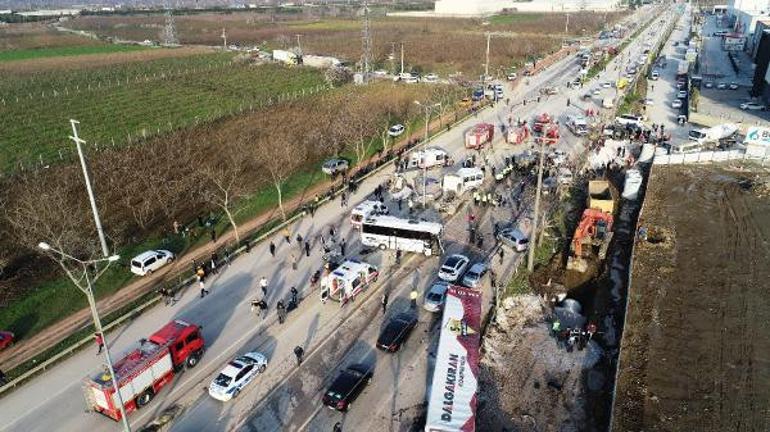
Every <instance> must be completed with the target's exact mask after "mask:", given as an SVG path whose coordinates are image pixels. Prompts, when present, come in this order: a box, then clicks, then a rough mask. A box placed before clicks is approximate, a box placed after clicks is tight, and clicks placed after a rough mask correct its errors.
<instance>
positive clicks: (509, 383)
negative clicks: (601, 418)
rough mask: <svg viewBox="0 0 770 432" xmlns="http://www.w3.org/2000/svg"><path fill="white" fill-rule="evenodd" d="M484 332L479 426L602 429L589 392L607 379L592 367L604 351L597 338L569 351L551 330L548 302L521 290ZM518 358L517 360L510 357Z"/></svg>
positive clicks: (566, 430)
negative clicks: (495, 321) (593, 416)
mask: <svg viewBox="0 0 770 432" xmlns="http://www.w3.org/2000/svg"><path fill="white" fill-rule="evenodd" d="M503 304H504V306H508V310H504V308H501V309H500V310H499V311H498V318H497V325H493V326H491V327H490V328H489V329H488V330H487V334H486V335H485V337H484V346H483V353H484V355H483V358H482V361H481V368H480V370H481V372H480V375H481V377H480V381H479V411H478V415H477V423H476V428H477V430H480V431H543V432H546V431H560V432H569V431H575V432H577V431H599V430H602V428H601V426H600V425H597V424H596V422H594V421H593V419H592V418H591V416H590V415H589V414H588V413H589V412H590V409H589V407H588V406H587V401H588V399H587V398H586V397H585V396H586V394H587V393H589V392H590V389H592V388H593V389H596V388H599V387H602V386H603V385H604V383H605V382H606V380H605V379H604V378H603V376H602V375H601V374H595V373H594V372H593V371H592V370H593V368H594V367H595V366H597V365H598V364H599V362H600V360H601V358H602V356H603V352H602V349H601V348H600V347H599V345H598V344H597V343H595V342H594V341H591V342H589V344H588V346H587V347H586V349H584V350H582V351H577V350H575V351H573V352H567V351H566V350H565V349H564V348H563V347H559V346H558V345H557V343H556V340H555V339H554V338H553V337H551V336H550V334H549V324H548V323H547V322H546V321H545V318H546V310H547V309H546V305H545V303H544V302H543V301H542V300H541V298H540V297H538V296H535V295H522V296H516V297H511V298H509V299H507V300H506V301H504V302H503ZM511 359H515V361H511Z"/></svg>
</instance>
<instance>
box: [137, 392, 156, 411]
mask: <svg viewBox="0 0 770 432" xmlns="http://www.w3.org/2000/svg"><path fill="white" fill-rule="evenodd" d="M153 397H155V393H153V391H152V389H147V390H145V391H144V392H142V394H140V395H139V396H138V397H137V398H136V407H137V408H141V407H143V406H146V405H147V404H149V403H150V402H151V401H152V398H153Z"/></svg>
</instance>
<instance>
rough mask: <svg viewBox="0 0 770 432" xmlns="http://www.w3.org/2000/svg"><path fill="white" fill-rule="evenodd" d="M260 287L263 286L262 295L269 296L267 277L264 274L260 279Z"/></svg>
mask: <svg viewBox="0 0 770 432" xmlns="http://www.w3.org/2000/svg"><path fill="white" fill-rule="evenodd" d="M259 287H260V288H262V296H264V297H267V278H266V277H264V276H262V279H260V280H259Z"/></svg>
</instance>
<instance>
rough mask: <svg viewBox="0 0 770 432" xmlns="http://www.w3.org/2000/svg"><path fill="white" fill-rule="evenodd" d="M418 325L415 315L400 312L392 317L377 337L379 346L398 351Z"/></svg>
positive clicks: (385, 349) (386, 349)
mask: <svg viewBox="0 0 770 432" xmlns="http://www.w3.org/2000/svg"><path fill="white" fill-rule="evenodd" d="M416 325H417V316H415V315H412V314H408V313H400V314H398V315H396V316H394V317H392V318H391V319H390V321H389V322H388V324H387V325H386V326H385V328H384V329H382V332H380V337H379V338H377V348H379V349H381V350H384V351H388V352H396V351H398V349H399V348H401V345H402V344H403V343H404V341H406V338H407V337H408V336H409V333H411V332H412V329H414V327H415V326H416Z"/></svg>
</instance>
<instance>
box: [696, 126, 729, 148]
mask: <svg viewBox="0 0 770 432" xmlns="http://www.w3.org/2000/svg"><path fill="white" fill-rule="evenodd" d="M737 132H738V125H736V124H733V123H723V124H719V125H716V126H713V127H710V128H706V129H693V130H691V131H690V132H689V133H688V134H687V138H688V139H689V140H690V141H696V142H697V143H698V144H700V145H701V146H704V147H705V146H707V145H713V146H716V145H718V144H719V143H720V142H721V141H723V140H727V139H730V138H731V137H733V136H734V135H735V134H736V133H737Z"/></svg>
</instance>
